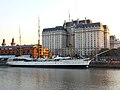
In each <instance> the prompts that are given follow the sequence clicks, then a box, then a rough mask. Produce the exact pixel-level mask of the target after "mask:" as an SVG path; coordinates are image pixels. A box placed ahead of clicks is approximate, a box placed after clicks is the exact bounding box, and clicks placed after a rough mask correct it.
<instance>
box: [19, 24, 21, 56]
mask: <svg viewBox="0 0 120 90" xmlns="http://www.w3.org/2000/svg"><path fill="white" fill-rule="evenodd" d="M19 43H20V45H19V46H20V50H19V54H20V56H21V31H20V26H19Z"/></svg>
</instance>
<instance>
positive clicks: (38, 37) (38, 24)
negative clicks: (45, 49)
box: [38, 17, 40, 58]
mask: <svg viewBox="0 0 120 90" xmlns="http://www.w3.org/2000/svg"><path fill="white" fill-rule="evenodd" d="M38 58H40V20H39V17H38Z"/></svg>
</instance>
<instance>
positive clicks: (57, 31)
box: [42, 19, 110, 56]
mask: <svg viewBox="0 0 120 90" xmlns="http://www.w3.org/2000/svg"><path fill="white" fill-rule="evenodd" d="M109 34H110V33H109V29H108V27H107V26H106V25H102V23H100V22H97V23H92V20H90V19H88V20H75V21H71V22H64V24H63V26H58V27H55V28H46V29H43V32H42V43H43V46H44V47H46V48H48V49H49V50H51V52H53V54H59V55H62V56H66V55H69V54H70V53H69V51H70V44H72V45H71V48H72V55H73V56H74V55H76V54H77V55H79V54H80V55H83V56H89V55H95V54H96V53H97V52H98V51H99V50H100V49H101V48H110V43H109V42H110V41H109Z"/></svg>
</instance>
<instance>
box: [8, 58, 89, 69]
mask: <svg viewBox="0 0 120 90" xmlns="http://www.w3.org/2000/svg"><path fill="white" fill-rule="evenodd" d="M89 63H90V60H86V59H71V58H70V57H56V58H54V59H39V60H38V59H33V58H25V57H14V58H9V59H8V61H7V64H8V65H10V66H16V67H42V68H82V67H85V68H86V67H88V66H89Z"/></svg>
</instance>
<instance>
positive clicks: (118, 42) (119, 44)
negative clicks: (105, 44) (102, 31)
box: [110, 35, 120, 49]
mask: <svg viewBox="0 0 120 90" xmlns="http://www.w3.org/2000/svg"><path fill="white" fill-rule="evenodd" d="M119 47H120V40H119V39H116V36H115V35H111V36H110V48H111V49H112V48H119Z"/></svg>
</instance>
